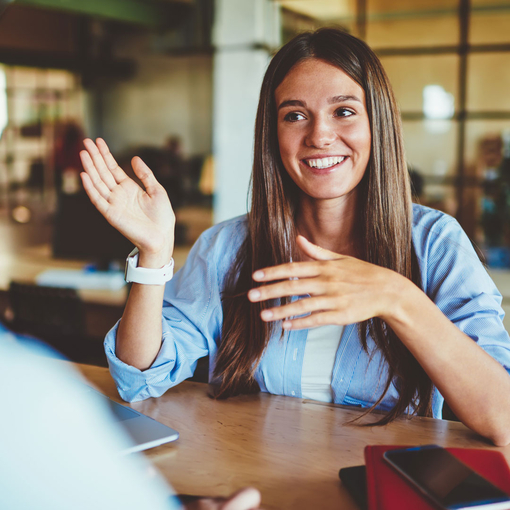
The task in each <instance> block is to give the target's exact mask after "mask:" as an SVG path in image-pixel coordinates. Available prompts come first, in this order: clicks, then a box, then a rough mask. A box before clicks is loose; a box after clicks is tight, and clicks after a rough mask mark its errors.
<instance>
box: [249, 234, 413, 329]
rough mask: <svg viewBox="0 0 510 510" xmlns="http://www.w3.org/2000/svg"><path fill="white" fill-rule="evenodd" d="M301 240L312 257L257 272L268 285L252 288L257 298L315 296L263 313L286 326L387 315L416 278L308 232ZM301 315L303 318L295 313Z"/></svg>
mask: <svg viewBox="0 0 510 510" xmlns="http://www.w3.org/2000/svg"><path fill="white" fill-rule="evenodd" d="M297 244H298V246H299V248H300V249H301V251H302V252H303V253H304V255H306V256H307V258H308V259H311V261H308V262H291V263H288V264H282V265H279V266H273V267H268V268H265V269H261V270H259V271H256V272H255V273H254V274H253V279H254V280H255V281H257V282H260V283H265V284H266V285H262V286H259V287H257V288H255V289H252V290H250V291H249V292H248V299H249V300H250V301H252V302H255V301H266V300H268V299H279V298H283V297H288V296H305V295H307V296H309V297H305V298H302V299H299V300H297V301H294V302H292V303H289V304H286V305H283V306H276V307H273V308H268V309H266V310H263V311H262V312H261V318H262V320H264V321H266V322H270V321H278V320H283V328H284V329H307V328H313V327H317V326H323V325H327V324H338V325H346V324H353V323H356V322H362V321H364V320H367V319H371V318H372V317H381V318H382V319H385V320H386V319H387V318H388V317H387V316H388V315H390V314H391V311H392V308H393V307H395V306H396V304H397V303H398V300H399V299H400V298H401V297H402V293H403V292H405V286H406V285H408V284H410V283H411V282H410V281H409V280H407V279H406V278H404V277H403V276H401V275H399V274H398V273H396V272H394V271H391V270H389V269H385V268H382V267H379V266H376V265H374V264H370V263H368V262H364V261H362V260H359V259H356V258H354V257H347V256H344V255H339V254H337V253H333V252H331V251H328V250H325V249H323V248H321V247H319V246H317V245H315V244H312V243H310V242H309V241H307V240H306V239H305V238H304V237H303V236H298V238H297ZM273 282H275V283H273ZM306 314H308V315H306ZM303 315H306V316H305V317H301V316H303ZM296 316H300V317H299V318H292V317H296Z"/></svg>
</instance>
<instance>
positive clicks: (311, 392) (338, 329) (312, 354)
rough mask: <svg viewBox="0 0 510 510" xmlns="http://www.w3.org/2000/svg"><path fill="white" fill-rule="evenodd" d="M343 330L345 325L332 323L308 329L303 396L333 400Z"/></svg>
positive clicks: (327, 400) (302, 376)
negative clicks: (336, 364)
mask: <svg viewBox="0 0 510 510" xmlns="http://www.w3.org/2000/svg"><path fill="white" fill-rule="evenodd" d="M343 330H344V327H343V326H336V325H332V326H320V327H319V328H314V329H310V330H309V331H308V336H307V337H306V346H305V354H304V357H303V369H302V372H301V395H302V397H303V398H309V399H312V400H320V401H322V402H333V393H332V392H331V377H332V376H333V367H334V365H335V356H336V351H337V350H338V345H339V344H340V339H341V338H342V333H343Z"/></svg>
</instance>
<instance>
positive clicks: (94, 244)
mask: <svg viewBox="0 0 510 510" xmlns="http://www.w3.org/2000/svg"><path fill="white" fill-rule="evenodd" d="M132 249H133V244H132V243H131V242H129V241H128V240H127V239H126V238H125V237H124V236H123V235H122V234H120V233H119V232H118V231H117V230H115V229H114V228H113V227H112V226H111V225H110V224H109V223H108V222H107V221H106V220H105V219H104V217H103V216H102V215H101V213H99V212H98V211H97V209H96V208H95V207H94V205H93V204H92V203H91V202H90V200H89V198H88V197H87V195H86V194H85V193H84V192H81V193H76V194H72V195H66V194H60V195H59V197H58V203H57V211H56V215H55V222H54V231H53V256H54V257H56V258H65V259H80V260H90V261H91V262H94V263H95V264H96V265H97V268H98V269H102V270H106V269H108V268H109V266H110V264H111V263H112V262H114V261H119V262H121V263H123V262H124V261H125V260H126V257H127V256H128V254H129V252H130V251H131V250H132Z"/></svg>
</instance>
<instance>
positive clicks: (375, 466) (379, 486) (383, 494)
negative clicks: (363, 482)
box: [365, 445, 510, 510]
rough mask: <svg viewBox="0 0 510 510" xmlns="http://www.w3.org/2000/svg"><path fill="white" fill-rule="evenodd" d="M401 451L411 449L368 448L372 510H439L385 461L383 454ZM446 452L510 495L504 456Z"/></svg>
mask: <svg viewBox="0 0 510 510" xmlns="http://www.w3.org/2000/svg"><path fill="white" fill-rule="evenodd" d="M398 448H407V446H387V445H380V446H367V447H366V448H365V464H366V468H367V496H368V510H409V509H410V508H412V509H413V510H435V508H436V507H435V506H434V505H432V504H431V503H429V502H428V501H427V500H426V499H425V498H424V497H423V496H422V495H421V494H420V493H419V492H418V491H417V490H415V489H414V488H413V487H412V486H411V485H410V484H409V483H408V482H407V481H406V480H405V479H404V478H402V477H401V476H400V475H399V474H398V473H397V472H396V471H395V470H394V469H393V468H392V467H391V466H390V465H389V464H387V463H386V461H385V460H384V459H383V453H384V452H385V451H386V450H396V449H398ZM446 449H447V450H448V451H449V452H450V453H451V454H453V455H455V457H457V458H458V459H459V460H461V461H462V462H464V464H467V465H468V466H469V467H470V468H471V469H473V470H474V471H476V472H477V473H478V474H479V475H481V476H483V477H485V478H487V480H490V481H491V482H492V483H493V484H494V485H496V486H497V487H499V488H500V489H501V490H503V491H505V492H507V493H509V494H510V469H509V467H508V464H507V462H506V459H505V457H504V456H503V454H501V453H500V452H498V451H495V450H474V449H471V448H446Z"/></svg>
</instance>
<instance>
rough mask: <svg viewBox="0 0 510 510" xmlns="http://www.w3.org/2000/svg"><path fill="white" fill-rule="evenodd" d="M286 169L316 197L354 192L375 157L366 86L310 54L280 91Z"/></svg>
mask: <svg viewBox="0 0 510 510" xmlns="http://www.w3.org/2000/svg"><path fill="white" fill-rule="evenodd" d="M275 100H276V108H277V112H278V143H279V146H280V155H281V158H282V162H283V165H284V166H285V169H286V170H287V172H288V173H289V175H290V176H291V178H292V179H293V181H294V182H295V183H296V184H297V185H298V186H299V188H300V189H301V190H302V191H303V192H304V193H306V194H307V195H309V196H310V197H312V198H315V199H333V198H339V197H347V196H352V195H353V191H354V190H355V189H356V186H357V185H358V184H359V182H360V181H361V179H362V177H363V175H364V173H365V169H366V167H367V164H368V160H369V158H370V147H371V133H370V123H369V119H368V114H367V109H366V103H365V93H364V91H363V89H362V88H361V87H360V86H359V85H358V84H357V83H356V82H355V81H354V80H353V79H352V78H350V77H349V76H348V75H347V74H345V73H344V72H343V71H341V70H340V69H339V68H338V67H336V66H334V65H332V64H329V63H327V62H325V61H323V60H318V59H315V58H309V59H306V60H303V61H301V62H299V63H298V64H296V65H295V66H294V67H293V68H292V69H291V70H290V71H289V73H288V74H287V76H286V77H285V78H284V80H283V81H282V83H280V85H279V86H278V88H277V89H276V91H275Z"/></svg>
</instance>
